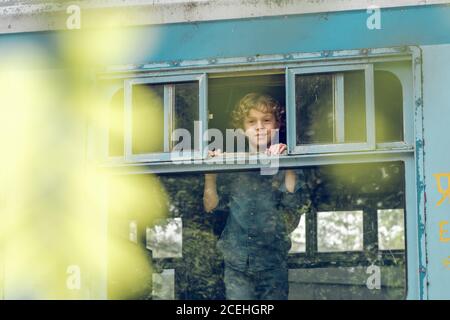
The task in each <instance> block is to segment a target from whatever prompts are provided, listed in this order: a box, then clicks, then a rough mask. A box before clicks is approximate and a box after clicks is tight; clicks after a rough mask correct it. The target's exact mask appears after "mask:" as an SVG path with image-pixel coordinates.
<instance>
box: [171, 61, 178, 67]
mask: <svg viewBox="0 0 450 320" xmlns="http://www.w3.org/2000/svg"><path fill="white" fill-rule="evenodd" d="M170 64H171V65H172V66H174V67H177V66H179V65H180V61H172V62H171V63H170Z"/></svg>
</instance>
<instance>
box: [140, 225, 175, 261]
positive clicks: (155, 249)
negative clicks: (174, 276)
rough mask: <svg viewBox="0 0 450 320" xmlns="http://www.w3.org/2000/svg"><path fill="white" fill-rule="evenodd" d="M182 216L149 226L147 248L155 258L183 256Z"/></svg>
mask: <svg viewBox="0 0 450 320" xmlns="http://www.w3.org/2000/svg"><path fill="white" fill-rule="evenodd" d="M181 230H182V224H181V218H175V219H168V220H166V221H165V223H163V224H159V225H156V226H154V227H153V228H147V248H148V249H150V250H151V251H152V256H153V258H171V257H172V258H175V257H181V256H182V247H183V239H182V233H181V232H182V231H181Z"/></svg>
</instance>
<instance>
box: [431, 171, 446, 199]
mask: <svg viewBox="0 0 450 320" xmlns="http://www.w3.org/2000/svg"><path fill="white" fill-rule="evenodd" d="M433 176H434V177H435V178H436V183H437V189H438V192H439V193H440V194H442V198H441V200H439V201H438V203H437V205H438V206H440V205H441V204H442V202H444V200H445V198H449V200H450V173H438V174H433ZM441 177H447V189H446V190H444V189H443V188H442V185H441Z"/></svg>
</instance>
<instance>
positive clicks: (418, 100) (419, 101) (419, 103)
mask: <svg viewBox="0 0 450 320" xmlns="http://www.w3.org/2000/svg"><path fill="white" fill-rule="evenodd" d="M422 103H423V101H422V98H418V99H417V100H416V106H417V107H420V106H421V105H422Z"/></svg>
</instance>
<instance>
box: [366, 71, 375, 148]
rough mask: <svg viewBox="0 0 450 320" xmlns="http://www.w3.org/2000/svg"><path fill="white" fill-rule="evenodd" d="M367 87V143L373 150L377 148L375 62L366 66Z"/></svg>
mask: <svg viewBox="0 0 450 320" xmlns="http://www.w3.org/2000/svg"><path fill="white" fill-rule="evenodd" d="M364 70H365V72H364V78H365V89H366V130H367V144H368V146H369V148H370V149H371V150H374V149H375V146H376V141H375V81H374V73H373V64H367V65H365V68H364Z"/></svg>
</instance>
